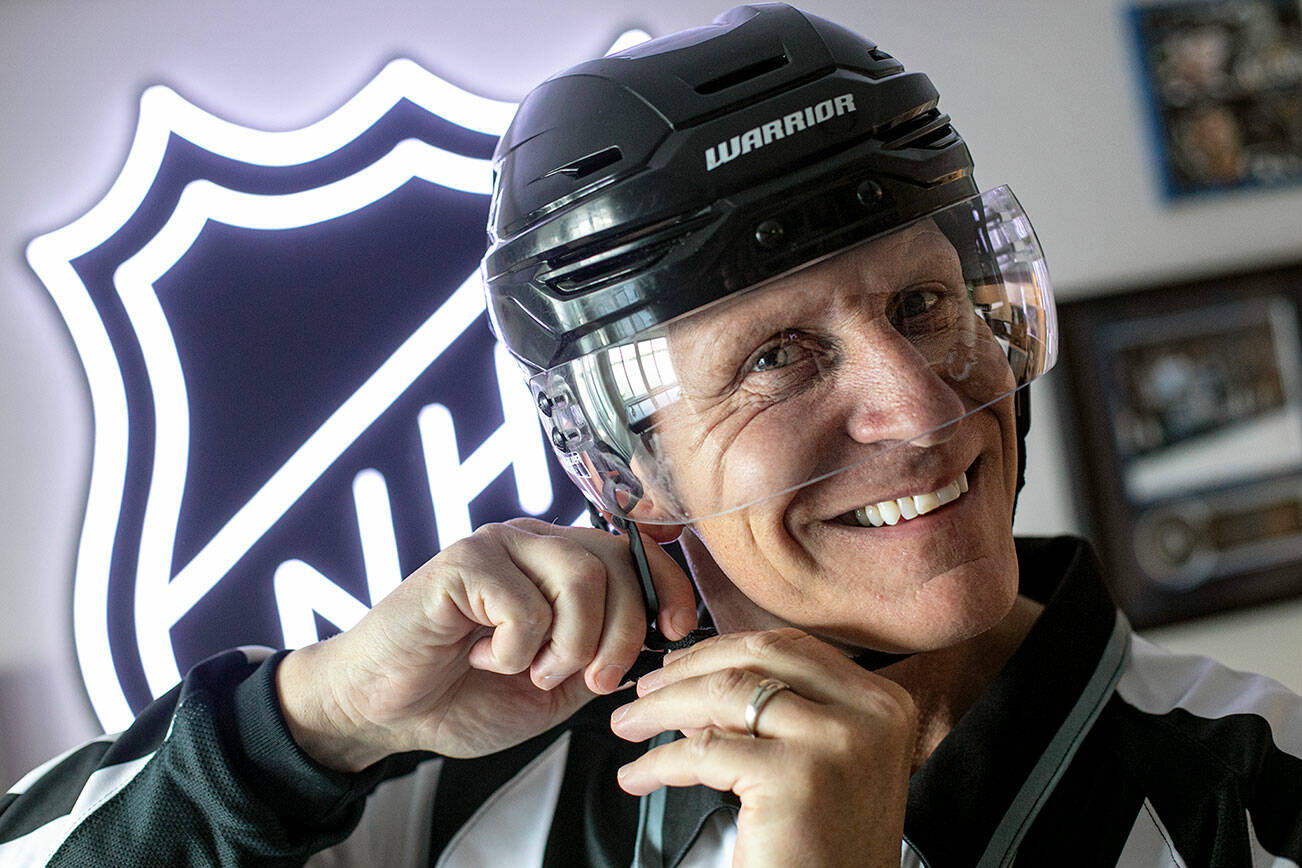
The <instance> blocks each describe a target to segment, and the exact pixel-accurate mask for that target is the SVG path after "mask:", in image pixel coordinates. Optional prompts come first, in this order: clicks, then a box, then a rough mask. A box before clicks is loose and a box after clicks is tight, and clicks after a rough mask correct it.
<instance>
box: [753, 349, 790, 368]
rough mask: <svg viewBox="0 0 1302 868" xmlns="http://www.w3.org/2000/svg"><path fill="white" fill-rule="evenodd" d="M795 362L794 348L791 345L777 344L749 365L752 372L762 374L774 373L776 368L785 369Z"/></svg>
mask: <svg viewBox="0 0 1302 868" xmlns="http://www.w3.org/2000/svg"><path fill="white" fill-rule="evenodd" d="M795 360H796V352H795V348H794V347H793V346H792V345H791V344H785V343H784V344H779V345H778V346H776V347H772V348H770V349H769V350H767V351H765V352H764V353H763V354H762V355H760V357H759V358H757V359H756V360H755V362H754V364H752V365H751V370H752V371H758V372H761V373H762V372H764V371H774V370H777V369H778V368H785V367H786V366H787V365H789V364H791V363H792V362H794V361H795Z"/></svg>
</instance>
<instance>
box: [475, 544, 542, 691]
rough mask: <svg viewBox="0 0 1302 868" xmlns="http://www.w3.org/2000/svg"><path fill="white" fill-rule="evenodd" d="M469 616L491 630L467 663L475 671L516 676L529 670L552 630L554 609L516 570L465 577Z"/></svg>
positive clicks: (477, 642)
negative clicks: (481, 670) (480, 670)
mask: <svg viewBox="0 0 1302 868" xmlns="http://www.w3.org/2000/svg"><path fill="white" fill-rule="evenodd" d="M463 582H464V584H465V592H466V595H467V608H468V609H469V612H467V615H468V616H469V617H470V618H471V619H472V620H473V621H475V622H476V623H478V624H481V625H483V626H485V627H490V628H492V631H493V632H492V635H491V636H485V637H483V638H481V639H479V640H477V641H476V642H475V643H474V644H473V645H472V646H471V648H470V654H469V656H468V658H467V659H468V662H469V663H470V665H471V666H472V667H474V668H475V669H483V670H486V671H488V672H497V673H499V674H502V675H515V674H516V673H519V672H523V671H524V670H526V669H528V668H529V664H530V663H531V662H532V661H533V659H534V657H536V656H537V654H538V650H539V648H541V647H542V644H543V642H544V641H545V640H546V637H547V631H548V629H550V627H551V621H552V609H551V605H550V604H549V603H548V602H547V598H546V597H544V596H543V594H542V592H541V591H540V590H539V589H538V586H537V585H535V584H534V583H533V582H531V581H529V579H528V578H526V577H525V576H523V575H521V574H520V573H519V572H518V571H517V570H515V569H514V568H511V569H509V570H508V569H505V568H503V569H501V570H500V572H496V574H495V575H476V576H468V577H463Z"/></svg>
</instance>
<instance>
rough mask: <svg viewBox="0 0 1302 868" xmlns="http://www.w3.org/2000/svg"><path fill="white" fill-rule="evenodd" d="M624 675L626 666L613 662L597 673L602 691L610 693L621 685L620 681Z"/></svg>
mask: <svg viewBox="0 0 1302 868" xmlns="http://www.w3.org/2000/svg"><path fill="white" fill-rule="evenodd" d="M623 677H624V667H622V666H615V665H614V664H611V665H610V666H607V667H605V668H603V669H602V670H601V671H600V672H598V673H597V677H596V679H595V680H596V682H597V687H599V688H600V689H601V692H602V693H610V692H611V691H612V690H614V689H615V688H616V687H619V681H620V679H621V678H623Z"/></svg>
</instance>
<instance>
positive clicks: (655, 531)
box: [634, 519, 684, 545]
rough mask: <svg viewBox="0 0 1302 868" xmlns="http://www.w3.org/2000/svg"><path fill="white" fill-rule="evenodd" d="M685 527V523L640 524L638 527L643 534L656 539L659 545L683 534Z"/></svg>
mask: <svg viewBox="0 0 1302 868" xmlns="http://www.w3.org/2000/svg"><path fill="white" fill-rule="evenodd" d="M634 520H635V521H636V519H634ZM683 527H684V525H681V524H639V525H638V526H637V529H638V530H640V531H642V535H643V536H645V537H647V538H648V539H651V540H654V541H655V542H656V543H657V544H658V545H664V544H665V543H671V542H673V541H674V540H676V539H678V537H680V536H682V533H683Z"/></svg>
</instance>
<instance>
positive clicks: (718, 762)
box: [617, 729, 783, 796]
mask: <svg viewBox="0 0 1302 868" xmlns="http://www.w3.org/2000/svg"><path fill="white" fill-rule="evenodd" d="M781 750H782V748H781V743H780V742H777V741H773V740H771V739H756V738H751V737H750V736H747V735H737V734H736V733H732V732H726V731H724V730H720V729H704V730H701V731H700V732H698V733H695V734H693V735H692V736H690V737H688V738H682V739H679V740H677V741H672V742H670V743H669V744H665V745H661V746H659V747H656V748H653V749H651V750H649V751H647V752H646V753H644V754H643V755H642V756H640V757H638V758H637V759H636V760H634V761H633V762H631V763H629V764H628V765H626V766H623V767H622V768H621V769H620V770H619V772H618V774H617V777H618V779H619V786H620V788H621V789H623V790H624V792H626V793H629V794H631V795H634V796H645V795H646V794H647V793H650V792H653V791H654V790H657V789H659V788H660V787H665V786H668V787H692V786H696V785H698V784H703V785H705V786H707V787H710V788H711V789H715V790H725V791H727V790H731V791H732V792H734V793H737V794H738V795H743V794H744V791H745V790H746V789H747V787H749V786H750V785H752V783H755V782H758V781H761V780H763V778H764V776H766V775H769V774H773V773H774V770H775V769H780V768H781V767H782V765H783V764H782V762H781V758H780V757H779V756H778V754H779V753H780V752H781Z"/></svg>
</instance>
